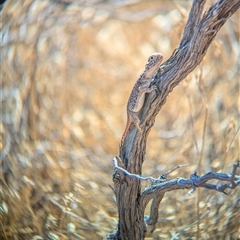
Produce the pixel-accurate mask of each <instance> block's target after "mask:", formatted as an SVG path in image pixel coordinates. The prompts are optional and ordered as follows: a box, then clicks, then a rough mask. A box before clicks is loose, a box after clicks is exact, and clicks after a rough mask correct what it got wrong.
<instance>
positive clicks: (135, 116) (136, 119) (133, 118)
mask: <svg viewBox="0 0 240 240" xmlns="http://www.w3.org/2000/svg"><path fill="white" fill-rule="evenodd" d="M129 115H130V116H131V119H132V121H133V123H134V124H135V126H136V127H137V129H138V130H139V132H142V129H141V127H140V119H139V118H138V115H137V113H135V112H133V111H129Z"/></svg>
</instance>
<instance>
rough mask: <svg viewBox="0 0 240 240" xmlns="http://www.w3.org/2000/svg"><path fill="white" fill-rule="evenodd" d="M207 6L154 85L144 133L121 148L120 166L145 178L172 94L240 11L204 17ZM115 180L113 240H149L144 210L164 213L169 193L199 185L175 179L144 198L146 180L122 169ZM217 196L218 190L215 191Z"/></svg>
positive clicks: (219, 10)
mask: <svg viewBox="0 0 240 240" xmlns="http://www.w3.org/2000/svg"><path fill="white" fill-rule="evenodd" d="M205 2H206V1H204V0H195V1H193V4H192V8H191V10H190V13H189V17H188V20H187V23H186V26H185V29H184V32H183V35H182V39H181V41H180V44H179V47H178V48H177V49H176V50H175V51H174V52H173V54H172V56H171V57H170V58H169V59H168V60H167V61H166V62H164V63H163V64H162V65H161V67H160V70H159V71H158V73H157V75H156V77H155V79H154V84H156V85H157V86H158V90H159V91H158V93H157V94H156V93H151V94H149V95H148V96H147V97H146V100H145V104H144V106H143V108H142V110H141V111H140V113H139V118H140V120H141V127H142V129H143V132H142V133H139V131H137V129H136V128H135V127H134V126H132V127H131V128H130V130H129V132H128V134H127V136H126V137H125V141H124V144H123V146H122V147H121V148H120V153H119V156H120V159H121V160H120V159H118V162H117V166H119V167H120V168H122V169H125V170H126V171H127V172H128V173H132V174H136V175H139V176H141V173H142V164H143V161H144V156H145V152H146V141H147V136H148V133H149V131H150V129H151V128H152V126H153V125H154V121H155V117H156V115H157V114H158V112H159V111H160V109H161V107H162V106H163V105H164V103H165V102H166V99H167V96H168V94H169V93H170V92H171V91H172V90H173V88H174V87H175V86H177V85H178V84H179V83H180V82H181V81H182V80H183V79H184V78H185V77H186V76H187V75H188V74H189V73H190V72H192V71H193V70H194V69H195V68H196V67H197V65H199V64H200V63H201V61H202V59H203V57H204V56H205V54H206V53H207V50H208V47H209V46H210V44H211V42H212V40H213V39H214V37H215V36H216V35H217V33H218V31H219V30H220V28H221V27H222V26H223V24H224V23H225V22H226V21H227V19H228V18H230V17H231V15H232V14H234V13H235V12H236V11H237V9H238V8H239V7H240V1H239V0H232V1H228V0H220V1H218V2H217V3H215V4H214V5H212V6H211V8H210V9H209V10H208V11H207V12H205V13H204V14H203V8H204V4H205ZM218 177H219V176H218ZM229 179H230V178H229ZM229 179H228V180H227V181H229ZM113 180H114V191H115V194H116V199H117V204H118V213H119V225H118V231H117V232H116V234H115V235H114V237H113V238H114V239H129V240H133V239H138V240H141V239H144V237H145V233H146V223H145V220H144V210H145V207H146V204H147V203H148V202H149V201H150V200H151V199H153V198H154V201H153V205H152V208H153V209H155V208H158V206H159V204H160V202H161V199H162V197H163V195H164V193H165V192H166V191H170V189H171V190H175V189H182V188H191V187H192V181H193V179H192V178H191V180H189V182H184V181H185V180H182V181H183V182H181V181H180V180H179V179H174V180H171V181H168V182H166V183H164V184H165V185H168V186H165V185H164V184H162V185H161V186H158V187H154V188H151V189H150V190H149V189H148V190H144V191H143V192H142V193H141V181H140V179H139V178H137V177H129V176H128V174H126V173H124V171H121V169H117V168H115V173H114V176H113ZM225 180H226V179H225ZM238 181H239V180H238ZM169 186H171V187H169ZM201 186H202V187H206V188H210V189H211V187H210V186H209V185H206V183H205V185H204V184H203V183H202V185H201ZM197 187H198V186H197ZM161 189H162V190H161ZM164 189H165V190H164ZM166 189H167V190H166ZM215 190H218V189H217V188H216V187H215ZM156 218H157V216H152V218H151V216H150V219H147V221H146V222H147V223H148V224H152V225H154V224H155V223H156ZM153 230H154V227H153Z"/></svg>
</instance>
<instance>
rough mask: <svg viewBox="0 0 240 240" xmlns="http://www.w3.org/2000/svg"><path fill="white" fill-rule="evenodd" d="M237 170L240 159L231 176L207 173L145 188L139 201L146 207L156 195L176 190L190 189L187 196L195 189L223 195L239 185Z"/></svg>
mask: <svg viewBox="0 0 240 240" xmlns="http://www.w3.org/2000/svg"><path fill="white" fill-rule="evenodd" d="M237 168H240V159H239V160H238V161H237V162H236V163H234V164H233V170H232V173H231V174H225V173H214V172H209V173H207V174H205V175H203V176H202V177H200V176H197V174H196V173H194V174H192V175H191V177H190V179H185V178H176V179H172V180H168V181H165V182H161V183H158V184H153V185H151V186H149V187H147V188H146V189H145V190H144V191H143V192H142V194H141V201H142V202H143V205H144V206H146V205H147V203H148V202H149V201H150V200H151V199H152V198H153V197H154V196H156V195H162V194H163V193H165V192H169V191H173V190H176V189H191V191H190V192H189V194H192V193H193V192H194V190H195V188H196V187H203V188H207V189H210V190H215V191H218V192H222V193H224V194H226V193H225V190H226V189H228V188H230V189H234V188H236V187H237V186H238V185H240V176H238V175H236V171H237ZM210 180H221V181H227V182H230V183H226V184H210V183H207V182H208V181H210Z"/></svg>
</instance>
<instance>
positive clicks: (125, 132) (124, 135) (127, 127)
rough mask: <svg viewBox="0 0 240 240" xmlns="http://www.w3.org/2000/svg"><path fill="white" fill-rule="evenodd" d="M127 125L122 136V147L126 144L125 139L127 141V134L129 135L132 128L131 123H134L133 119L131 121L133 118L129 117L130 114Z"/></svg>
mask: <svg viewBox="0 0 240 240" xmlns="http://www.w3.org/2000/svg"><path fill="white" fill-rule="evenodd" d="M127 119H128V120H127V125H126V128H125V130H124V132H123V135H122V139H121V146H122V145H123V143H124V139H125V137H126V135H127V133H128V130H129V128H130V126H131V123H132V119H131V117H130V116H129V114H128V116H127Z"/></svg>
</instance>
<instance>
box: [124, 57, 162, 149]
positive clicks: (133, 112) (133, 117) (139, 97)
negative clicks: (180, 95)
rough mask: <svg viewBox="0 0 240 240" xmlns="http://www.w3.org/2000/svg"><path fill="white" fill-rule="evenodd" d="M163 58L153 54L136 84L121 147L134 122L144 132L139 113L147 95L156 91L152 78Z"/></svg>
mask: <svg viewBox="0 0 240 240" xmlns="http://www.w3.org/2000/svg"><path fill="white" fill-rule="evenodd" d="M162 59H163V56H162V54H161V53H153V54H152V55H151V56H150V57H149V58H148V62H147V64H146V65H145V70H144V71H143V73H142V74H141V75H140V77H139V78H138V80H137V82H136V83H135V85H134V87H133V89H132V92H131V94H130V97H129V100H128V103H127V125H126V128H125V130H124V133H123V135H122V140H121V146H122V145H123V142H124V139H125V137H126V135H127V133H128V131H129V128H130V126H131V124H132V122H133V123H134V124H135V126H136V127H137V129H138V130H139V131H140V132H142V129H141V127H140V126H139V124H140V119H139V118H138V115H137V113H138V112H139V111H140V110H141V109H142V107H143V104H144V100H145V95H146V93H150V92H152V91H153V90H155V89H156V86H151V87H150V85H151V82H152V78H153V76H154V74H155V72H156V71H157V70H158V69H159V66H160V64H161V62H162Z"/></svg>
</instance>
